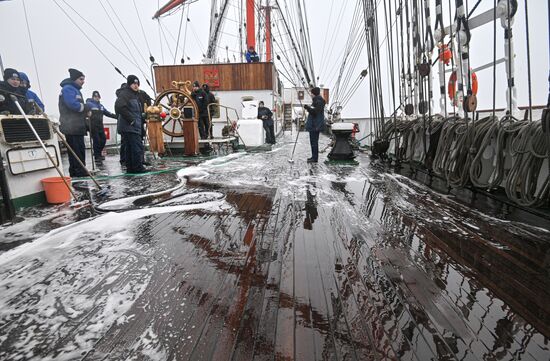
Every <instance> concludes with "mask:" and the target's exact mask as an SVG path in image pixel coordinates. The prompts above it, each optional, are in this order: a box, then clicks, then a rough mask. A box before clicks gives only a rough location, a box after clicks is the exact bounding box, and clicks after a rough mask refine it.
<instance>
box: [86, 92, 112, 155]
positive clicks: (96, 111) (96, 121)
mask: <svg viewBox="0 0 550 361" xmlns="http://www.w3.org/2000/svg"><path fill="white" fill-rule="evenodd" d="M86 104H87V105H88V107H89V108H90V111H91V112H92V116H91V117H90V136H91V138H92V142H93V147H94V158H95V159H96V160H104V159H105V157H104V156H103V155H102V154H101V152H102V151H103V148H105V143H106V142H107V138H106V137H105V130H104V129H103V128H104V125H103V116H107V117H109V118H113V119H116V115H115V114H113V113H111V112H110V111H108V110H107V109H105V107H104V106H103V104H101V95H100V94H99V92H98V91H97V90H94V92H93V93H92V97H91V98H88V99H86Z"/></svg>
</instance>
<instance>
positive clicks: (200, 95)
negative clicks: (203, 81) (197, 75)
mask: <svg viewBox="0 0 550 361" xmlns="http://www.w3.org/2000/svg"><path fill="white" fill-rule="evenodd" d="M191 97H192V98H193V100H194V101H195V103H197V106H198V108H199V109H198V110H199V134H200V136H201V139H208V133H209V130H210V125H209V123H210V122H209V121H208V96H207V95H206V93H205V92H204V90H202V89H201V85H200V84H199V82H198V81H195V82H194V83H193V92H192V93H191Z"/></svg>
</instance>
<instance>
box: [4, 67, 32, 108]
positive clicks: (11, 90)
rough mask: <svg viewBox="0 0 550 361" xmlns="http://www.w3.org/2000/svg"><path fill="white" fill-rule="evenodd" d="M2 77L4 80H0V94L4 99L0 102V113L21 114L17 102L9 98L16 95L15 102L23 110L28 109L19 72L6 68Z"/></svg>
mask: <svg viewBox="0 0 550 361" xmlns="http://www.w3.org/2000/svg"><path fill="white" fill-rule="evenodd" d="M3 78H4V81H1V82H0V95H2V97H3V98H4V100H3V101H2V102H0V113H9V114H16V115H18V114H21V112H20V111H19V108H18V107H17V104H15V102H14V101H13V99H12V98H11V96H12V95H15V96H16V97H17V102H18V103H19V104H20V105H21V108H23V111H25V112H26V111H28V110H29V109H28V104H27V97H26V95H25V93H26V92H25V90H24V89H23V88H21V76H20V74H19V72H18V71H17V70H15V69H12V68H6V69H5V70H4V74H3Z"/></svg>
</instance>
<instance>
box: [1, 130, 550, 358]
mask: <svg viewBox="0 0 550 361" xmlns="http://www.w3.org/2000/svg"><path fill="white" fill-rule="evenodd" d="M300 137H301V139H300V142H299V144H298V148H297V154H299V156H295V157H294V158H295V159H297V161H296V162H295V163H294V164H291V163H289V162H287V160H288V158H289V155H290V154H289V153H290V151H291V149H292V144H291V139H293V137H291V135H290V134H287V135H286V136H285V137H284V138H283V139H282V140H281V141H282V142H285V141H286V143H282V144H281V143H280V144H278V145H277V146H275V147H274V149H273V150H272V151H270V152H265V153H254V154H244V153H237V154H231V155H228V156H224V157H220V158H214V159H210V160H207V161H199V162H197V161H194V162H189V161H186V163H185V166H184V168H183V169H182V170H180V171H176V169H174V170H173V171H167V172H166V173H160V174H155V175H146V176H142V177H116V178H105V179H103V180H102V181H101V182H102V183H103V184H109V185H110V192H109V194H108V195H107V197H106V198H101V197H100V196H99V195H98V194H97V192H94V191H93V190H86V188H83V186H85V185H80V187H79V186H78V185H77V187H78V189H80V192H81V193H82V194H84V193H86V194H90V195H91V197H92V199H93V200H94V203H96V204H100V208H102V209H104V210H107V209H108V210H110V212H106V213H101V214H98V213H97V212H96V211H94V210H93V209H91V207H85V206H83V207H81V208H78V209H70V208H67V207H48V208H45V209H42V210H41V211H30V210H29V211H27V212H26V213H24V214H23V215H24V216H26V219H25V220H24V221H23V222H21V223H18V224H15V225H13V226H11V227H4V228H3V229H1V230H0V246H1V247H0V252H1V251H4V252H3V253H0V359H1V360H54V359H55V360H75V359H76V360H126V359H128V360H134V359H138V360H202V359H206V360H210V359H214V360H230V359H232V360H273V359H276V360H293V359H296V360H382V359H384V360H385V359H388V360H429V359H434V360H519V359H521V360H547V359H549V358H550V345H549V340H548V337H549V336H550V297H549V293H550V287H549V286H550V284H549V283H550V278H549V265H550V233H549V232H548V231H547V230H545V229H544V226H542V225H541V226H540V227H536V226H530V225H527V224H524V223H520V222H517V221H514V220H513V218H504V217H503V216H502V215H501V214H500V213H501V212H500V210H499V209H498V207H496V208H495V207H493V208H495V211H494V212H493V211H491V209H492V208H490V207H489V208H487V207H484V205H483V206H480V207H479V209H477V208H470V207H468V206H466V205H464V204H463V203H460V202H458V201H457V200H456V199H455V197H453V196H450V195H443V194H440V193H437V192H435V191H432V190H430V189H429V188H427V187H425V186H423V185H420V184H419V183H417V182H415V181H412V180H410V179H409V178H406V177H404V176H401V175H397V174H392V173H388V172H386V171H383V170H382V167H381V166H379V165H375V164H371V163H370V162H369V159H368V158H367V157H366V156H364V155H359V156H358V160H359V163H360V165H358V166H353V165H336V164H324V163H319V164H314V165H308V164H306V163H305V159H306V158H307V157H309V153H308V147H307V145H308V141H307V135H306V134H303V135H301V136H300ZM322 142H324V144H326V142H327V140H326V139H322ZM324 144H322V145H321V148H323V146H324ZM322 158H323V157H322ZM159 164H162V167H165V168H167V169H168V170H170V169H171V168H175V167H177V166H180V167H183V166H182V165H181V162H176V161H174V160H172V161H163V162H157V167H158V166H159ZM116 166H117V165H116V160H115V161H114V162H111V163H109V164H107V165H106V166H105V167H104V169H103V171H104V172H106V173H109V172H112V171H113V170H114V169H115V168H116ZM90 187H91V185H90ZM151 194H153V195H151ZM33 235H34V236H33Z"/></svg>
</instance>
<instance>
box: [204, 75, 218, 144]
mask: <svg viewBox="0 0 550 361" xmlns="http://www.w3.org/2000/svg"><path fill="white" fill-rule="evenodd" d="M202 90H204V92H205V93H206V100H207V103H208V104H207V105H206V106H207V110H206V112H207V115H208V134H209V135H210V134H212V118H214V116H215V115H216V114H218V113H217V112H216V111H217V107H215V106H211V105H210V104H216V97H215V96H214V94H213V93H212V91H211V90H210V85H208V84H206V83H204V84H203V85H202Z"/></svg>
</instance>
